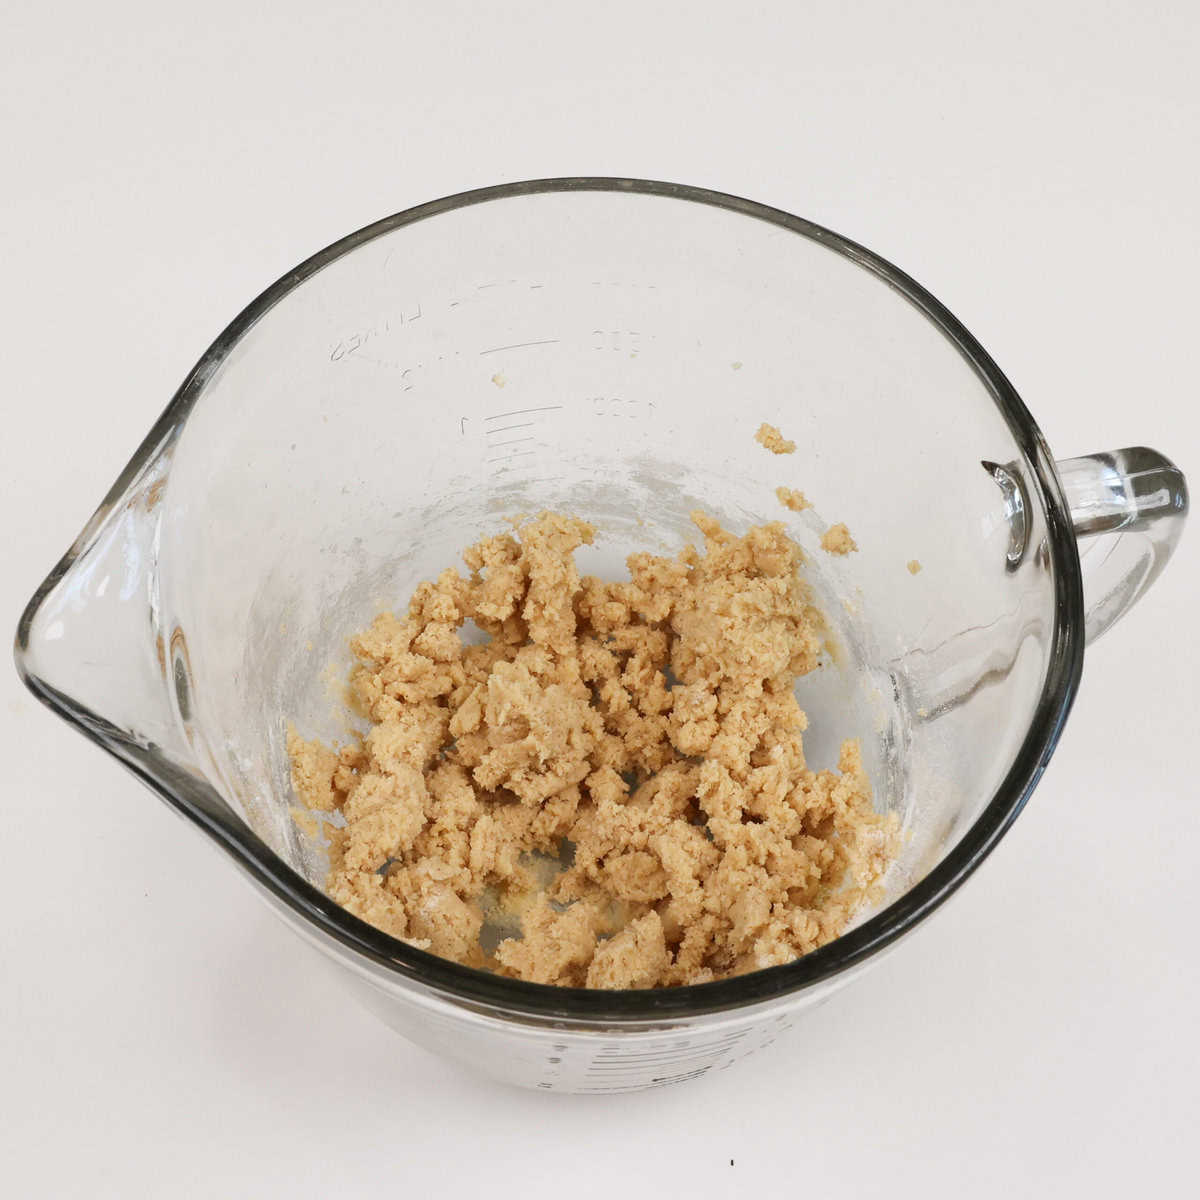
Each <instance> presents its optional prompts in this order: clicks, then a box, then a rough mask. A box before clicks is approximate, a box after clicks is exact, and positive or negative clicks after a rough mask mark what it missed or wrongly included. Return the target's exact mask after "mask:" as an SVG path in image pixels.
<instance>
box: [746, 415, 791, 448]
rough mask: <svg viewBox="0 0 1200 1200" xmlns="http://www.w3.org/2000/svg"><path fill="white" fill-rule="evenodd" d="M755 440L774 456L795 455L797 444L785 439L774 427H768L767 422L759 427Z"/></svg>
mask: <svg viewBox="0 0 1200 1200" xmlns="http://www.w3.org/2000/svg"><path fill="white" fill-rule="evenodd" d="M754 440H755V441H756V442H757V443H758V444H759V445H760V446H765V447H766V448H767V449H768V450H770V452H771V453H772V454H793V453H795V450H796V443H795V442H793V441H790V440H789V439H788V438H785V437H784V436H783V434H782V433H780V432H779V430H778V429H776V428H775V426H774V425H768V424H767V423H766V421H764V422H763V423H762V424H761V425H760V426H759V427H758V432H757V433H756V434H755V435H754Z"/></svg>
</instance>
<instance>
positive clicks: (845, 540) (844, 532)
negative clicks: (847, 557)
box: [821, 522, 858, 554]
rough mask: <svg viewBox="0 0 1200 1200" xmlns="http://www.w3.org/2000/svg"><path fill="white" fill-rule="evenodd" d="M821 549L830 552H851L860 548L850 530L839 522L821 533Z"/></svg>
mask: <svg viewBox="0 0 1200 1200" xmlns="http://www.w3.org/2000/svg"><path fill="white" fill-rule="evenodd" d="M821 549H822V550H826V551H828V552H829V553H830V554H849V553H850V552H851V551H852V550H857V549H858V543H857V542H856V541H855V540H854V539H853V538H852V537H851V536H850V530H849V529H847V528H846V526H845V525H843V524H842V523H841V522H839V523H838V524H837V525H830V527H829V528H828V529H827V530H825V532H824V533H823V534H822V535H821Z"/></svg>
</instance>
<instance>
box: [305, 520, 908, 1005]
mask: <svg viewBox="0 0 1200 1200" xmlns="http://www.w3.org/2000/svg"><path fill="white" fill-rule="evenodd" d="M692 520H693V522H694V524H695V525H696V527H697V529H698V530H699V532H700V533H701V534H702V535H703V549H702V550H701V549H697V548H696V547H695V546H692V545H689V546H687V547H685V548H684V550H683V551H682V552H681V553H680V554H679V555H677V556H676V557H675V558H665V557H659V556H656V555H652V554H648V553H638V554H632V555H630V556H629V558H628V560H627V567H628V571H629V578H628V580H626V581H623V582H617V581H611V580H602V579H598V578H595V577H593V576H582V577H581V576H580V574H579V571H578V570H577V568H576V565H575V561H574V554H575V551H576V550H577V549H579V548H580V547H581V546H585V545H589V544H591V542H592V541H593V538H594V536H595V531H594V530H593V528H592V526H591V525H589V524H588V523H587V522H585V521H581V520H579V519H577V518H575V517H569V516H563V515H560V514H556V513H550V512H543V513H541V514H540V515H538V516H536V517H533V518H532V519H529V520H526V521H524V522H521V523H517V524H515V525H514V527H513V530H512V532H511V533H499V534H496V535H494V536H490V537H485V538H483V539H482V540H480V541H479V542H477V543H476V544H475V545H473V546H470V547H468V548H467V550H465V551H464V553H463V556H462V557H463V562H464V564H465V566H466V571H465V572H461V571H458V570H455V569H454V568H452V567H451V568H447V569H446V570H444V571H443V572H442V573H441V574H440V575H438V576H437V578H436V579H433V580H429V581H427V582H425V583H421V584H419V585H418V586H417V588H416V590H415V591H414V592H413V595H412V598H411V599H410V600H409V603H408V605H407V608H406V609H404V610H402V611H401V612H400V613H399V614H393V613H390V612H384V613H382V614H380V616H378V617H377V618H376V619H375V621H374V622H373V623H372V624H371V626H370V627H369V628H367V629H365V630H363V631H362V632H361V633H360V634H358V635H357V636H355V637H354V638H352V639H351V643H350V645H351V650H352V652H353V655H354V659H355V666H354V669H353V672H352V676H351V685H350V687H351V692H352V695H353V703H354V709H355V711H356V712H358V713H360V714H361V715H362V716H363V717H364V718H366V720H367V722H368V728H367V729H366V732H365V733H362V734H359V735H355V736H354V737H353V738H352V739H351V741H350V742H349V743H348V744H346V745H344V746H341V747H334V746H327V745H324V744H323V743H321V742H320V741H311V740H305V739H304V738H303V737H301V736H300V734H299V733H297V732H296V730H294V729H289V730H288V736H287V749H288V755H289V757H290V760H291V779H292V786H293V789H294V790H295V793H296V795H297V797H298V798H299V800H300V801H301V803H302V804H303V805H304V808H303V809H299V810H296V812H295V818H296V822H297V824H298V826H299V827H300V828H301V830H304V831H306V832H308V833H309V834H310V835H311V833H312V832H313V830H314V821H315V820H316V818H314V814H328V816H327V818H326V817H324V816H322V817H321V819H320V821H319V826H320V832H321V833H323V834H324V835H325V836H326V837H327V838H328V841H329V874H328V878H327V882H326V888H327V891H328V893H329V895H330V896H331V897H332V898H333V899H334V900H336V901H337V902H338V903H339V904H341V905H343V906H344V907H345V908H346V909H348V910H349V911H350V912H352V913H354V914H355V915H356V916H359V917H361V918H362V919H363V920H365V921H368V922H370V923H371V924H372V925H375V926H376V927H378V928H379V929H382V930H384V931H385V932H386V933H389V934H391V935H392V936H393V937H396V938H400V939H402V940H404V941H406V942H408V943H409V944H410V945H414V946H419V947H421V948H422V949H427V950H429V951H430V952H431V953H433V954H438V955H442V956H443V957H446V958H450V959H454V960H455V961H457V962H460V963H464V964H466V965H468V966H474V967H478V968H482V969H487V970H491V971H494V972H497V973H498V974H501V975H505V976H509V977H514V978H519V979H525V980H530V981H533V982H537V983H543V984H554V985H559V986H572V987H591V988H652V987H664V986H671V985H677V984H695V983H704V982H708V981H709V980H713V979H723V978H727V977H729V976H732V975H738V974H742V973H744V972H747V971H754V970H758V969H760V968H763V967H769V966H775V965H777V964H780V963H786V962H790V961H791V960H793V959H795V958H796V957H798V956H799V955H802V954H806V953H808V952H809V951H811V950H814V949H816V948H817V947H818V946H822V945H824V944H825V943H827V942H829V941H832V940H833V939H834V938H836V937H837V936H838V935H839V934H840V933H841V932H842V931H843V930H844V929H845V928H846V926H847V924H848V923H849V922H850V920H851V919H852V917H853V916H854V915H855V913H856V912H857V910H858V909H860V908H861V907H862V905H864V904H866V903H870V902H874V901H875V900H877V899H878V898H879V896H880V894H881V886H882V885H881V880H882V877H883V874H884V872H885V871H886V870H887V868H888V866H889V865H890V864H891V862H892V861H893V859H894V857H895V853H896V850H897V848H898V845H899V839H898V834H897V827H898V821H897V819H896V817H895V816H894V815H889V816H883V815H879V814H877V813H876V812H875V811H874V808H873V807H872V802H871V786H870V783H869V781H868V779H867V775H866V772H865V770H864V769H863V763H862V755H861V753H860V750H859V745H858V743H857V742H856V741H853V740H850V741H845V742H843V743H842V748H841V756H840V758H839V761H838V765H837V769H836V770H821V771H816V770H813V769H812V768H811V767H810V766H809V764H808V763H807V762H806V760H805V756H804V745H803V740H802V736H803V732H804V730H805V729H806V728H807V726H808V717H807V715H806V714H805V713H804V711H803V710H802V709H801V708H800V706H799V704H798V703H797V701H796V697H795V693H794V690H793V685H794V684H795V681H796V679H797V678H798V677H800V676H802V675H805V674H807V673H808V672H809V671H812V670H813V669H814V668H815V667H816V666H817V665H818V663H819V661H820V659H821V654H822V649H823V643H822V637H821V631H822V629H823V624H822V620H821V617H820V614H819V613H818V612H817V611H816V610H815V609H814V608H813V607H812V602H811V598H810V594H809V590H808V588H807V586H806V585H805V583H804V581H803V580H802V579H801V577H800V575H799V573H798V568H799V566H800V563H801V561H802V558H801V553H800V549H799V547H798V546H796V544H795V543H794V542H793V541H791V539H789V538H788V536H787V533H786V530H785V529H784V526H783V525H782V524H780V523H778V522H774V523H771V524H767V525H761V526H758V527H755V528H752V529H750V530H748V531H747V533H746V534H745V536H743V537H737V536H735V535H734V534H732V533H730V532H728V531H727V530H725V529H723V528H722V527H721V526H720V524H719V523H718V522H717V521H716V520H714V519H713V518H712V517H709V516H707V515H705V514H704V513H702V512H696V513H693V514H692ZM468 621H470V622H472V623H473V626H474V627H475V628H477V629H478V630H482V632H483V633H484V635H485V637H486V639H487V640H485V641H483V642H482V643H475V642H474V641H472V642H470V643H468V642H464V640H463V638H462V636H461V635H462V630H463V627H464V625H465V624H466V623H467V622H468ZM489 930H490V931H491V932H490V933H489ZM485 946H488V947H493V949H491V950H490V951H489V950H485V949H484V947H485Z"/></svg>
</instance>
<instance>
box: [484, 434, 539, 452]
mask: <svg viewBox="0 0 1200 1200" xmlns="http://www.w3.org/2000/svg"><path fill="white" fill-rule="evenodd" d="M535 440H536V439H535V438H534V436H533V434H532V433H531V434H528V435H527V436H526V437H519V438H510V439H509V440H508V441H507V442H489V443H488V449H489V450H499V449H500V447H501V446H519V445H520V444H521V443H522V442H532V441H535Z"/></svg>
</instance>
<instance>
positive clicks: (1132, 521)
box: [1057, 446, 1188, 642]
mask: <svg viewBox="0 0 1200 1200" xmlns="http://www.w3.org/2000/svg"><path fill="white" fill-rule="evenodd" d="M1057 467H1058V476H1059V479H1060V480H1061V481H1062V486H1063V493H1064V495H1065V496H1066V500H1067V505H1068V507H1069V508H1070V511H1071V522H1072V524H1073V525H1074V527H1075V536H1076V538H1077V539H1078V541H1079V563H1080V567H1081V569H1082V572H1083V587H1084V611H1085V626H1084V629H1085V633H1086V636H1087V640H1088V641H1089V642H1094V641H1095V640H1096V639H1097V638H1098V637H1099V636H1100V635H1101V634H1102V633H1104V632H1105V631H1106V630H1107V629H1108V628H1109V626H1111V625H1112V624H1113V623H1114V622H1115V621H1116V620H1117V618H1118V617H1121V616H1123V615H1124V614H1125V613H1126V612H1127V611H1128V610H1129V608H1130V607H1131V605H1132V604H1133V603H1134V601H1136V600H1137V599H1138V597H1139V596H1141V595H1142V593H1143V592H1144V591H1145V590H1146V589H1147V588H1148V587H1149V586H1150V585H1151V584H1152V583H1153V582H1154V580H1155V579H1157V578H1158V575H1159V572H1160V571H1162V569H1163V567H1165V566H1166V565H1167V559H1169V558H1170V557H1171V554H1172V552H1173V551H1174V549H1175V547H1176V546H1177V545H1178V544H1179V538H1180V535H1181V534H1182V533H1183V525H1184V521H1185V519H1186V517H1187V510H1188V490H1187V481H1186V480H1185V479H1184V477H1183V472H1182V471H1181V470H1180V469H1179V468H1178V467H1177V466H1176V465H1175V464H1174V463H1173V462H1171V460H1170V459H1169V458H1166V457H1165V456H1164V455H1162V454H1159V453H1158V452H1157V451H1156V450H1149V449H1147V448H1146V447H1145V446H1130V447H1127V448H1126V449H1124V450H1110V451H1108V452H1107V453H1104V454H1088V455H1085V456H1084V457H1082V458H1068V459H1064V460H1063V461H1061V462H1059V463H1058V464H1057Z"/></svg>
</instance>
